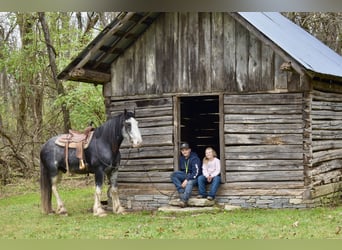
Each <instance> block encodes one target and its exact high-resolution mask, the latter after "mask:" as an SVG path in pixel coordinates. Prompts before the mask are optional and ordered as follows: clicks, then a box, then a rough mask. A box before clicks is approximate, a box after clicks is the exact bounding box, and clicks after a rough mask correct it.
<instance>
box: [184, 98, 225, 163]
mask: <svg viewBox="0 0 342 250" xmlns="http://www.w3.org/2000/svg"><path fill="white" fill-rule="evenodd" d="M180 110H181V114H180V117H181V118H180V119H181V131H180V139H181V141H186V142H188V143H189V144H190V147H191V149H192V151H194V152H196V153H197V154H198V156H199V157H200V159H201V160H202V159H203V157H204V151H205V148H206V147H209V146H210V147H213V148H214V149H215V151H216V152H217V156H218V158H220V155H219V154H220V139H219V136H220V130H219V120H220V119H219V97H218V96H192V97H181V98H180Z"/></svg>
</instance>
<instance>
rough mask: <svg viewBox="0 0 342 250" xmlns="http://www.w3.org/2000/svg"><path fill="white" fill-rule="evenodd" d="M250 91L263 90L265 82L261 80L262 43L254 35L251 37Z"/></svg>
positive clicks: (249, 59)
mask: <svg viewBox="0 0 342 250" xmlns="http://www.w3.org/2000/svg"><path fill="white" fill-rule="evenodd" d="M248 54H249V58H248V89H249V91H251V92H254V91H258V90H262V89H263V88H264V87H265V86H264V85H265V82H263V81H262V80H261V69H262V60H261V58H262V54H261V43H260V40H259V39H257V38H256V37H255V36H254V35H253V34H252V33H250V35H249V51H248Z"/></svg>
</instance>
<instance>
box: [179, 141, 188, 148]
mask: <svg viewBox="0 0 342 250" xmlns="http://www.w3.org/2000/svg"><path fill="white" fill-rule="evenodd" d="M184 148H185V149H188V148H190V146H189V143H187V142H182V143H181V144H180V149H184Z"/></svg>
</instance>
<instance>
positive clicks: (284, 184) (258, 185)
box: [220, 181, 304, 194]
mask: <svg viewBox="0 0 342 250" xmlns="http://www.w3.org/2000/svg"><path fill="white" fill-rule="evenodd" d="M270 187H272V190H275V189H302V188H304V183H303V181H267V182H262V181H258V182H255V181H251V182H231V183H224V184H221V186H220V189H221V194H222V193H225V191H228V190H239V189H244V190H247V189H264V190H266V189H270Z"/></svg>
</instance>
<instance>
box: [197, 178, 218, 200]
mask: <svg viewBox="0 0 342 250" xmlns="http://www.w3.org/2000/svg"><path fill="white" fill-rule="evenodd" d="M207 184H211V186H210V190H209V194H207ZM220 184H221V176H219V175H217V176H215V177H214V178H213V179H212V180H211V182H208V181H207V177H205V176H204V175H201V176H199V177H198V192H199V194H200V195H201V196H202V197H207V196H211V197H213V198H215V196H216V192H217V190H218V188H219V186H220Z"/></svg>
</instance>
